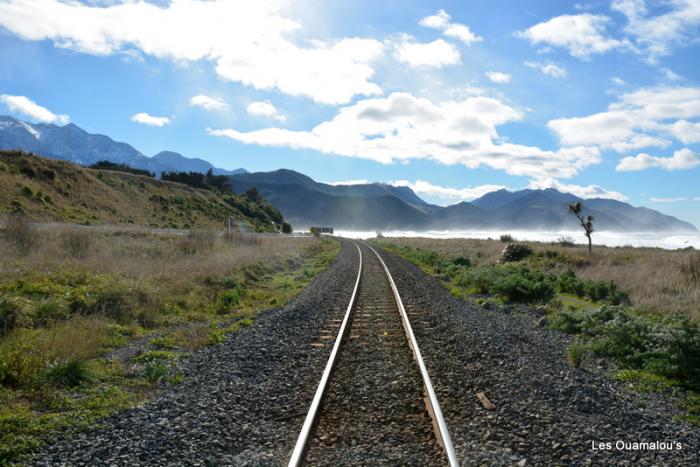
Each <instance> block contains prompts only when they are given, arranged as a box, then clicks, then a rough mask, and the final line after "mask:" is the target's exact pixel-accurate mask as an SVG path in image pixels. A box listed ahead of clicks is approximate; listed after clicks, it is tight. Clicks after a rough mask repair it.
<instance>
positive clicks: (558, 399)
mask: <svg viewBox="0 0 700 467" xmlns="http://www.w3.org/2000/svg"><path fill="white" fill-rule="evenodd" d="M383 256H384V258H385V260H386V262H387V265H388V267H389V269H390V270H391V271H392V273H393V276H394V280H395V281H396V283H397V286H398V288H399V291H400V292H401V294H402V297H403V299H404V303H405V305H406V308H407V312H408V313H409V317H410V318H411V321H412V323H413V328H414V331H415V334H416V337H417V339H418V342H419V345H420V347H421V350H422V352H423V355H424V357H425V359H426V363H427V366H428V370H429V372H430V374H431V377H432V379H433V383H434V385H435V388H436V390H437V393H438V398H439V400H440V403H441V407H442V410H443V412H444V415H445V418H446V421H447V424H448V427H449V429H450V433H451V435H452V440H453V442H454V444H455V448H456V450H457V454H458V457H459V458H460V460H461V462H462V463H463V464H464V465H516V464H517V465H521V466H522V465H586V464H591V465H700V430H699V429H698V428H696V427H693V426H691V425H688V424H685V423H682V422H676V421H673V420H671V419H670V418H668V417H666V416H663V415H659V414H658V413H656V412H654V411H652V410H647V409H644V408H640V407H639V406H638V404H637V403H636V398H635V396H634V395H631V394H629V393H627V392H626V391H624V390H623V389H622V388H620V387H619V386H618V385H617V384H615V383H614V382H611V381H609V380H607V379H605V378H603V377H601V376H598V375H596V374H593V373H590V372H586V371H584V370H580V369H573V368H571V367H570V366H569V365H568V363H567V360H566V355H565V352H566V346H567V343H568V340H567V339H568V338H567V337H566V336H564V335H562V334H560V333H557V332H554V331H550V330H548V329H546V328H545V327H541V326H538V325H537V324H536V319H533V316H531V315H529V314H528V313H522V309H521V308H509V307H501V308H500V309H497V310H486V309H484V308H482V307H477V306H475V305H472V304H469V303H465V302H462V301H459V300H456V299H454V298H453V297H452V296H450V295H449V293H448V292H447V291H446V290H445V289H444V288H443V287H441V286H440V284H439V283H438V282H437V281H436V280H434V279H432V278H429V277H426V276H425V275H424V274H423V273H422V272H421V271H419V270H418V269H417V268H415V267H414V266H412V265H410V264H408V263H407V262H405V261H404V260H402V259H400V258H397V257H395V256H393V255H390V254H388V253H383ZM357 266H358V263H357V250H356V249H355V247H354V246H352V244H350V243H349V242H344V246H343V249H342V251H341V253H340V254H339V256H338V258H337V259H336V260H335V261H334V262H333V263H332V264H331V266H329V268H328V269H327V270H326V271H325V272H323V273H322V274H320V275H319V276H317V278H316V279H315V280H314V281H313V283H312V284H311V285H310V286H309V287H307V288H306V289H305V290H304V291H303V292H302V293H301V294H300V295H299V296H298V297H297V298H296V299H295V300H293V301H292V302H291V303H290V304H288V305H287V306H286V307H284V308H281V309H277V310H272V311H269V312H265V313H263V314H261V315H260V316H259V317H258V318H257V319H256V320H255V322H254V324H253V325H251V326H250V327H248V328H245V329H243V330H241V331H240V332H238V333H236V334H234V335H233V336H232V337H231V338H230V339H228V340H227V341H226V342H224V343H222V344H220V345H217V346H213V347H209V348H206V349H203V350H201V351H198V352H195V353H194V354H193V355H192V356H191V357H190V358H189V359H188V360H187V361H186V362H185V364H184V372H185V379H184V382H183V383H182V384H180V385H178V386H173V387H170V388H167V389H165V390H164V391H163V392H162V393H161V395H159V396H158V397H157V398H156V399H154V400H152V401H151V402H149V403H147V404H145V405H144V406H142V407H139V408H135V409H132V410H128V411H125V412H122V413H119V414H116V415H114V416H112V417H109V418H107V419H105V420H104V422H103V423H102V428H100V429H96V430H94V431H90V432H85V433H81V434H78V435H76V436H73V437H72V438H70V439H65V440H62V441H58V442H56V443H54V444H52V445H51V446H48V447H46V448H45V449H44V450H43V451H41V452H39V453H38V454H37V456H36V457H35V458H34V459H33V463H35V464H36V465H129V466H132V465H279V464H285V463H286V462H287V459H288V456H289V454H290V453H291V450H292V448H293V445H294V442H295V441H296V437H297V435H298V432H299V429H300V427H301V423H302V421H303V418H304V416H305V414H306V410H307V408H308V404H309V402H310V401H311V399H312V397H313V393H314V391H315V390H316V385H317V383H318V379H319V377H320V374H321V371H322V369H323V367H324V366H325V364H326V359H327V358H328V354H329V352H330V348H331V346H332V339H329V338H323V337H322V336H324V335H325V336H328V335H330V334H331V332H332V329H334V328H335V329H337V327H338V321H337V320H338V319H340V318H341V317H342V313H343V311H344V310H345V307H346V306H347V302H348V300H349V298H350V294H351V292H352V287H353V285H354V280H355V275H356V273H357ZM480 391H483V392H484V393H485V395H486V396H487V397H488V398H489V399H490V400H491V401H492V402H493V403H494V404H495V406H496V408H495V410H486V409H485V408H484V407H483V406H482V404H481V403H480V402H479V400H478V399H477V398H476V393H477V392H480ZM616 441H623V442H630V443H631V442H654V441H656V442H662V441H663V442H679V443H681V446H682V448H681V449H678V450H672V451H666V450H661V451H656V450H648V449H645V450H628V451H618V450H616V449H615V442H616ZM596 442H603V443H606V442H610V443H612V449H604V450H595V449H593V448H592V443H596ZM354 460H355V461H356V460H357V459H354ZM352 461H353V460H348V462H352ZM412 461H413V459H408V458H407V459H404V460H403V461H402V462H401V463H404V464H414V462H412Z"/></svg>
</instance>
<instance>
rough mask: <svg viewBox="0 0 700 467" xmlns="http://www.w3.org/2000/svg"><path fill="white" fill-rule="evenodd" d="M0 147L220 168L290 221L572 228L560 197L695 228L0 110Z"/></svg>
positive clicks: (623, 206) (617, 206) (660, 226)
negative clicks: (370, 178) (221, 160)
mask: <svg viewBox="0 0 700 467" xmlns="http://www.w3.org/2000/svg"><path fill="white" fill-rule="evenodd" d="M0 149H21V150H23V151H26V152H33V153H36V154H39V155H42V156H45V157H50V158H54V159H61V160H66V161H70V162H74V163H78V164H81V165H91V164H94V163H95V162H98V161H100V160H108V161H111V162H115V163H122V164H126V165H129V166H131V167H134V168H139V169H145V170H148V171H151V172H154V173H156V174H160V173H161V172H164V171H178V172H202V173H203V172H207V171H208V170H210V169H211V170H212V171H213V172H214V173H215V174H217V175H227V176H228V177H229V181H230V183H231V186H232V188H233V190H234V191H236V192H237V193H241V192H244V191H247V190H248V189H250V188H253V187H255V188H256V189H257V190H258V191H259V192H260V194H262V195H263V196H264V197H265V198H267V199H268V200H269V201H270V202H271V203H272V204H273V205H275V206H276V207H277V208H279V209H280V211H281V212H282V214H283V215H284V217H285V218H286V219H287V220H288V221H289V222H290V223H291V224H292V225H293V226H294V228H295V229H297V230H298V229H304V228H306V227H308V226H311V225H323V226H333V227H336V228H340V229H352V230H415V231H421V230H458V229H459V230H494V229H509V230H528V229H537V230H548V231H552V230H575V229H578V228H579V226H578V222H577V220H576V218H575V217H574V216H573V215H571V214H570V213H569V212H568V209H567V205H568V204H569V203H573V202H577V201H579V202H581V203H583V205H584V215H592V216H593V217H594V218H595V222H594V226H595V228H596V230H603V231H617V232H696V231H697V229H696V228H695V227H694V226H693V225H691V224H689V223H687V222H683V221H681V220H679V219H676V218H675V217H672V216H667V215H664V214H661V213H659V212H658V211H654V210H652V209H648V208H643V207H634V206H631V205H629V204H627V203H623V202H620V201H615V200H611V199H601V198H595V199H585V200H584V199H581V198H579V197H577V196H574V195H572V194H569V193H561V192H559V191H557V190H555V189H551V188H550V189H545V190H531V189H527V190H521V191H515V192H510V191H506V190H499V191H494V192H491V193H488V194H486V195H484V196H482V197H481V198H479V199H476V200H474V201H471V202H461V203H457V204H454V205H452V206H446V207H443V206H437V205H433V204H429V203H427V202H425V201H424V200H423V199H421V198H420V197H419V196H418V195H416V194H415V193H414V192H413V191H412V190H411V189H410V188H408V187H396V186H392V185H387V184H384V183H369V184H363V185H329V184H326V183H320V182H316V181H314V180H313V179H311V178H310V177H307V176H306V175H303V174H301V173H298V172H295V171H293V170H287V169H280V170H276V171H273V172H257V173H248V172H247V171H246V170H245V169H237V170H234V171H227V170H223V169H219V168H216V167H214V166H212V165H211V164H210V163H209V162H207V161H205V160H203V159H196V158H187V157H184V156H182V155H181V154H178V153H176V152H171V151H163V152H160V153H158V154H156V155H155V156H153V157H146V156H144V155H143V154H142V153H140V152H139V151H137V150H136V149H135V148H134V147H132V146H130V145H129V144H126V143H120V142H116V141H114V140H112V139H111V138H109V137H108V136H104V135H98V134H91V133H88V132H86V131H85V130H83V129H81V128H80V127H78V126H76V125H74V124H68V125H65V126H57V125H53V124H43V123H40V124H33V123H28V122H24V121H21V120H18V119H15V118H12V117H2V116H0Z"/></svg>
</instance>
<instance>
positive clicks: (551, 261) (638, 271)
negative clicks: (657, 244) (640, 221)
mask: <svg viewBox="0 0 700 467" xmlns="http://www.w3.org/2000/svg"><path fill="white" fill-rule="evenodd" d="M385 241H386V242H388V243H391V244H395V245H402V246H408V247H411V248H413V249H421V250H425V251H431V252H435V253H437V254H439V255H441V256H445V257H447V258H457V257H464V258H468V259H469V260H470V261H471V262H472V264H474V265H476V266H487V265H493V264H496V263H497V262H498V259H499V257H500V255H501V252H502V251H503V244H502V243H501V242H500V241H498V240H477V239H445V240H442V239H431V238H389V239H385ZM524 243H526V244H527V245H529V246H530V247H531V248H532V249H533V250H534V252H535V257H534V258H532V264H534V265H536V266H538V267H540V268H542V269H544V270H546V271H553V272H557V273H558V272H563V271H566V270H567V269H572V270H573V271H574V272H575V273H576V276H577V277H579V278H581V279H587V280H593V281H599V282H608V283H609V282H610V281H612V282H613V283H615V284H616V285H617V286H618V288H619V289H621V290H624V291H625V292H626V293H627V294H628V295H629V300H630V303H631V304H632V305H633V306H634V307H635V308H637V309H639V310H642V311H644V312H649V313H654V314H658V315H661V316H663V315H668V314H673V313H676V312H680V313H682V314H685V315H686V316H688V317H689V318H690V319H691V320H693V321H695V322H700V253H698V252H697V251H695V250H675V251H669V250H662V249H660V248H632V247H620V248H609V247H603V246H596V247H595V248H594V249H593V256H591V257H589V256H588V255H587V252H586V247H585V246H579V245H576V246H569V245H568V244H567V245H565V246H562V245H561V244H559V243H539V242H524Z"/></svg>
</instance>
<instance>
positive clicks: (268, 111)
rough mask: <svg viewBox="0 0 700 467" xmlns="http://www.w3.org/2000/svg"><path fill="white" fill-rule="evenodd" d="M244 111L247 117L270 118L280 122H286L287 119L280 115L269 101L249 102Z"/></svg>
mask: <svg viewBox="0 0 700 467" xmlns="http://www.w3.org/2000/svg"><path fill="white" fill-rule="evenodd" d="M245 110H246V112H248V114H249V115H254V116H256V117H266V118H272V119H274V120H278V121H280V122H284V121H285V120H287V117H285V116H284V115H281V114H280V113H279V112H278V111H277V108H276V107H275V106H274V105H272V104H271V103H270V101H257V102H251V103H250V104H248V106H247V107H246V109H245Z"/></svg>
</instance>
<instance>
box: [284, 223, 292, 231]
mask: <svg viewBox="0 0 700 467" xmlns="http://www.w3.org/2000/svg"><path fill="white" fill-rule="evenodd" d="M282 233H285V234H290V233H292V226H291V225H290V224H289V223H287V222H282Z"/></svg>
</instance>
